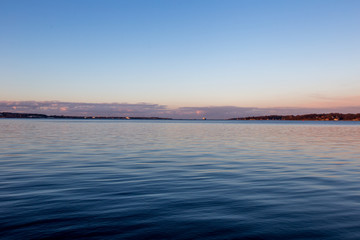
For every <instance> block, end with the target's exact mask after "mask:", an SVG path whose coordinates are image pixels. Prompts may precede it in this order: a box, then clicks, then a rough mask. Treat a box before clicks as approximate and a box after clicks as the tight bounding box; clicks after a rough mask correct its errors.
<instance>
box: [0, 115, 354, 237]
mask: <svg viewBox="0 0 360 240" xmlns="http://www.w3.org/2000/svg"><path fill="white" fill-rule="evenodd" d="M0 133H1V135H0V164H1V168H0V212H1V214H0V238H2V239H54V238H60V239H61V238H62V239H68V238H76V239H82V238H87V239H114V238H118V239H194V238H196V239H280V238H282V239H354V240H355V239H360V189H359V188H360V124H359V123H358V122H336V123H335V122H285V121H284V122H283V121H280V122H272V121H263V122H262V121H259V122H254V121H252V122H243V121H144V120H143V121H141V120H140V121H139V120H138V121H137V120H115V121H114V120H55V119H53V120H50V119H46V120H45V119H0Z"/></svg>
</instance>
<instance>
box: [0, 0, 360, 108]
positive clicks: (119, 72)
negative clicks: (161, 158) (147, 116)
mask: <svg viewBox="0 0 360 240" xmlns="http://www.w3.org/2000/svg"><path fill="white" fill-rule="evenodd" d="M0 87H1V93H0V101H3V102H4V101H54V100H55V101H61V102H75V103H76V102H78V103H129V104H137V103H146V104H159V105H165V106H166V107H167V108H171V109H176V108H181V107H190V108H191V107H209V106H212V107H221V106H235V107H251V108H284V107H287V108H289V107H292V108H332V107H356V106H360V1H358V0H353V1H351V0H337V1H334V0H322V1H320V0H291V1H290V0H284V1H275V0H274V1H270V0H262V1H260V0H235V1H231V0H218V1H213V0H203V1H200V0H191V1H190V0H164V1H159V0H154V1H150V0H144V1H138V0H128V1H121V0H113V1H112V0H97V1H94V0H53V1H48V0H43V1H37V0H23V1H20V0H0ZM0 111H1V109H0Z"/></svg>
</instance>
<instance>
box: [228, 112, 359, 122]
mask: <svg viewBox="0 0 360 240" xmlns="http://www.w3.org/2000/svg"><path fill="white" fill-rule="evenodd" d="M230 120H297V121H360V113H357V114H353V113H347V114H343V113H322V114H304V115H268V116H256V117H255V116H254V117H242V118H231V119H230Z"/></svg>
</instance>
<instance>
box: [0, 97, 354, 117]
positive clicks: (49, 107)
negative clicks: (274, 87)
mask: <svg viewBox="0 0 360 240" xmlns="http://www.w3.org/2000/svg"><path fill="white" fill-rule="evenodd" d="M0 112H22V113H41V114H47V115H65V116H117V117H121V116H132V117H170V118H180V119H199V118H202V117H206V118H208V119H228V118H235V117H247V116H261V115H272V114H279V115H288V114H289V115H290V114H292V115H297V114H307V113H329V112H340V113H358V112H360V105H359V106H350V107H332V108H330V107H327V108H251V107H237V106H209V107H180V108H176V109H171V108H169V107H168V106H166V105H159V104H150V103H136V104H129V103H77V102H58V101H45V102H40V101H0Z"/></svg>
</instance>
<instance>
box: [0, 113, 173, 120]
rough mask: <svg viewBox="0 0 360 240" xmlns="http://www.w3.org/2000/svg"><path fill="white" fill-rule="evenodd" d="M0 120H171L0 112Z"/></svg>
mask: <svg viewBox="0 0 360 240" xmlns="http://www.w3.org/2000/svg"><path fill="white" fill-rule="evenodd" d="M0 118H49V119H120V120H121V119H125V120H126V119H144V120H147V119H148V120H171V119H172V118H159V117H104V116H93V117H87V116H63V115H45V114H37V113H12V112H0Z"/></svg>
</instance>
